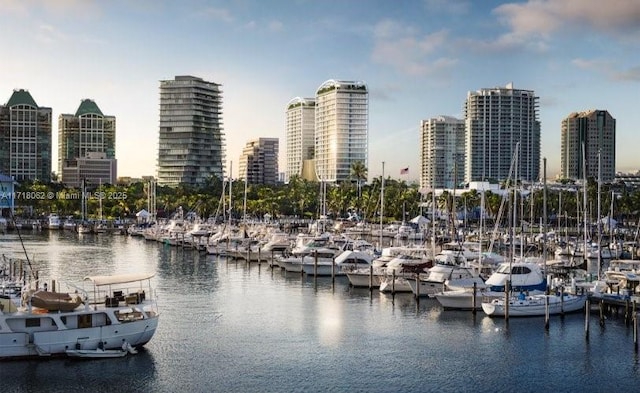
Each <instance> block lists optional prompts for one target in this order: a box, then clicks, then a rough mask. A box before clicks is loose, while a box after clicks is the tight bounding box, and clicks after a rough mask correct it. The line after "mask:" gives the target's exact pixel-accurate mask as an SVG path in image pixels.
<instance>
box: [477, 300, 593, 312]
mask: <svg viewBox="0 0 640 393" xmlns="http://www.w3.org/2000/svg"><path fill="white" fill-rule="evenodd" d="M545 297H547V298H548V299H549V306H548V309H549V315H558V314H565V313H570V312H576V311H580V310H582V309H583V308H584V305H585V302H586V300H587V298H586V296H577V295H564V297H562V296H556V295H534V296H527V297H524V298H518V297H512V298H510V299H509V304H508V305H509V311H508V312H509V316H510V317H539V316H544V315H546V313H547V305H546V304H545V301H546V300H545ZM482 310H483V311H484V312H485V314H487V315H489V316H491V317H493V316H505V313H506V309H505V300H504V298H498V299H492V300H490V301H483V302H482Z"/></svg>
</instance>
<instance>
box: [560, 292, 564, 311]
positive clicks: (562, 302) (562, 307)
mask: <svg viewBox="0 0 640 393" xmlns="http://www.w3.org/2000/svg"><path fill="white" fill-rule="evenodd" d="M560 315H564V287H560Z"/></svg>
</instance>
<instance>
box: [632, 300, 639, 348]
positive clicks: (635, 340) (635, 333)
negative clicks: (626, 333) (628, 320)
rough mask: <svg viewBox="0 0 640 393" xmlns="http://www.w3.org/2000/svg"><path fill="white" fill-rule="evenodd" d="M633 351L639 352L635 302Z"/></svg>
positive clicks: (634, 303)
mask: <svg viewBox="0 0 640 393" xmlns="http://www.w3.org/2000/svg"><path fill="white" fill-rule="evenodd" d="M633 350H634V351H635V352H638V313H637V312H636V301H635V300H634V301H633Z"/></svg>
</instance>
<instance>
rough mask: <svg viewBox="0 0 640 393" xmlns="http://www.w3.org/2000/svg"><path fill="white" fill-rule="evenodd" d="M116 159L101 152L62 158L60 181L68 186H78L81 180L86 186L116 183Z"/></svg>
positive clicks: (80, 184)
mask: <svg viewBox="0 0 640 393" xmlns="http://www.w3.org/2000/svg"><path fill="white" fill-rule="evenodd" d="M117 167H118V165H117V161H116V159H115V158H107V155H106V153H103V152H96V151H92V152H87V153H86V155H85V156H84V157H78V158H72V159H68V160H64V165H63V167H62V171H61V175H62V179H61V181H62V183H64V184H65V185H67V186H69V187H75V188H80V187H81V186H82V181H83V180H84V184H85V185H87V186H97V185H100V184H116V182H117V179H118V173H117Z"/></svg>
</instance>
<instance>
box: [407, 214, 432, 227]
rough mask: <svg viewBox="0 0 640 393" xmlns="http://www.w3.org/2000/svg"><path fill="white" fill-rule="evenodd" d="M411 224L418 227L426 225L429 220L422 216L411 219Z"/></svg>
mask: <svg viewBox="0 0 640 393" xmlns="http://www.w3.org/2000/svg"><path fill="white" fill-rule="evenodd" d="M411 223H413V224H418V225H419V226H422V225H427V224H428V223H429V219H428V218H426V217H425V216H423V215H419V216H415V217H413V218H412V219H411Z"/></svg>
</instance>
